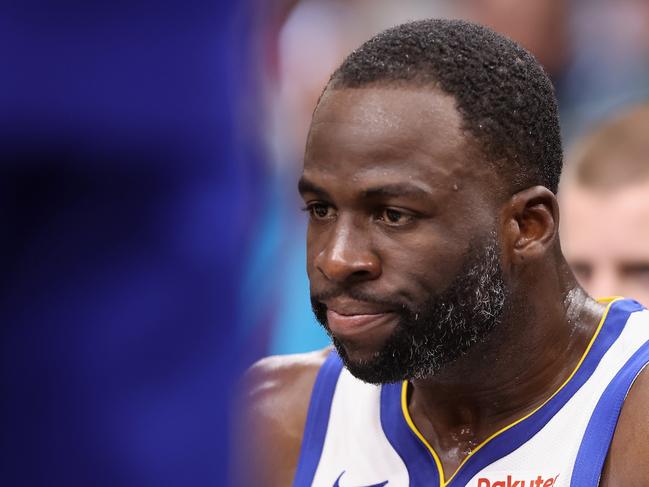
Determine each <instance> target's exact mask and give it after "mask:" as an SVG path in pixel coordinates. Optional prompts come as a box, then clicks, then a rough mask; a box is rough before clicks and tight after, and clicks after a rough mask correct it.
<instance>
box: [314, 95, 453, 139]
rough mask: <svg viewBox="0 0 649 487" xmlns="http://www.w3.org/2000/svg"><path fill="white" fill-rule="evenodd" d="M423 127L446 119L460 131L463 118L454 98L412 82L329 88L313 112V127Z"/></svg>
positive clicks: (450, 125) (445, 123)
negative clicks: (334, 124)
mask: <svg viewBox="0 0 649 487" xmlns="http://www.w3.org/2000/svg"><path fill="white" fill-rule="evenodd" d="M410 121H418V122H419V123H418V124H415V125H413V126H412V127H408V128H410V129H414V128H416V127H420V128H424V127H425V125H424V124H425V122H428V123H431V122H434V123H435V125H437V124H438V123H439V122H442V121H443V122H444V126H445V127H447V128H448V129H449V130H452V129H457V130H459V129H460V127H461V125H462V118H461V116H460V114H459V112H458V111H457V109H456V101H455V98H454V97H453V96H451V95H449V94H446V93H444V92H442V91H440V90H438V89H436V88H433V87H417V86H411V85H404V84H398V85H383V84H381V85H370V86H364V87H360V88H337V89H327V90H326V91H325V92H324V93H323V95H322V97H321V99H320V102H319V104H318V107H317V109H316V110H315V112H314V116H313V120H312V124H311V126H312V128H314V127H316V126H318V125H319V124H329V123H349V124H358V123H360V124H363V125H367V126H368V128H371V127H376V128H392V129H395V130H400V129H402V128H404V127H403V125H404V124H407V123H408V122H410Z"/></svg>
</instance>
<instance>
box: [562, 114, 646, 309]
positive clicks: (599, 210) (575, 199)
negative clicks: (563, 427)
mask: <svg viewBox="0 0 649 487" xmlns="http://www.w3.org/2000/svg"><path fill="white" fill-rule="evenodd" d="M568 169H569V170H568V171H567V174H566V176H565V177H564V178H563V179H562V183H561V193H560V194H561V196H560V198H559V202H560V205H561V210H562V215H563V218H562V220H561V235H562V247H563V251H564V253H565V255H566V259H567V260H568V263H569V264H570V266H571V267H572V269H573V271H574V272H575V275H576V276H577V279H578V280H579V282H580V284H581V285H582V286H583V287H584V289H586V290H587V291H588V292H589V293H591V294H592V295H593V296H598V295H599V296H608V295H613V294H623V295H625V296H629V297H633V298H635V299H637V300H638V301H640V302H641V303H642V304H644V305H645V306H646V305H649V104H645V105H641V106H637V107H634V108H633V109H629V110H627V111H625V112H624V113H622V114H620V115H618V116H617V117H615V118H614V119H612V120H609V121H607V122H604V123H602V124H601V125H600V126H599V127H597V128H596V129H595V130H593V131H592V132H591V133H589V134H588V135H587V136H585V137H584V138H583V139H582V140H581V141H579V142H578V143H577V144H576V147H575V149H574V151H572V157H571V161H570V164H569V165H568ZM603 222H605V223H604V224H603ZM603 225H604V226H603Z"/></svg>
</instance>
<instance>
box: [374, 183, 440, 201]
mask: <svg viewBox="0 0 649 487" xmlns="http://www.w3.org/2000/svg"><path fill="white" fill-rule="evenodd" d="M398 196H410V197H415V198H417V197H419V198H424V197H430V196H431V193H430V191H427V190H425V189H423V188H421V187H420V186H417V185H414V184H410V183H394V184H386V185H382V186H377V187H375V188H368V189H366V190H364V191H363V197H364V198H380V197H398Z"/></svg>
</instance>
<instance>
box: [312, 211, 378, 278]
mask: <svg viewBox="0 0 649 487" xmlns="http://www.w3.org/2000/svg"><path fill="white" fill-rule="evenodd" d="M332 230H333V231H332V232H331V234H330V237H329V241H328V242H327V243H326V245H325V246H324V248H323V249H322V250H321V251H320V253H319V254H318V255H317V257H316V259H315V265H316V268H317V269H318V270H319V271H320V272H321V273H322V274H323V275H324V276H325V277H326V278H327V279H329V280H330V281H334V282H337V283H344V282H349V281H364V280H372V279H376V278H378V277H379V276H380V275H381V261H380V259H379V256H378V255H377V254H376V252H374V251H373V250H372V248H371V242H370V239H369V238H368V236H367V234H366V232H364V231H363V230H362V229H359V228H355V227H354V225H353V224H352V223H347V224H345V223H343V224H338V225H337V226H336V228H334V229H332Z"/></svg>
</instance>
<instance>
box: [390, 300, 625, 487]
mask: <svg viewBox="0 0 649 487" xmlns="http://www.w3.org/2000/svg"><path fill="white" fill-rule="evenodd" d="M618 299H622V298H621V297H620V296H612V297H605V298H598V299H597V301H598V302H600V303H602V304H606V309H605V310H604V314H603V315H602V317H601V318H600V320H599V323H598V325H597V328H596V329H595V333H594V334H593V337H592V338H591V339H590V342H589V343H588V346H587V347H586V351H585V352H584V353H583V355H582V356H581V358H580V359H579V362H578V363H577V366H576V367H575V369H574V370H573V371H572V373H571V374H570V376H568V378H567V379H566V380H565V382H564V383H563V384H561V385H560V386H559V388H558V389H557V390H556V391H555V392H554V393H553V394H552V395H551V396H550V397H548V398H547V399H546V400H545V401H543V403H542V404H541V405H540V406H538V407H537V408H535V409H534V410H533V411H532V412H530V413H528V414H526V415H525V416H523V417H522V418H520V419H517V420H516V421H514V422H513V423H510V424H508V425H507V426H505V427H504V428H501V429H499V430H498V431H496V432H495V433H494V434H492V435H491V436H489V437H488V438H487V439H486V440H484V441H483V442H482V443H480V444H479V445H478V446H477V447H475V448H474V449H473V450H472V451H471V453H469V454H468V455H467V456H466V457H465V458H464V460H462V462H461V463H460V465H459V466H458V467H457V469H455V472H453V475H451V476H450V477H449V478H448V480H446V476H445V474H444V467H443V466H442V461H441V460H440V459H439V456H438V455H437V453H436V452H435V449H434V448H433V447H432V446H431V445H430V443H428V441H427V440H426V438H424V435H422V434H421V432H420V431H419V429H417V426H415V423H414V422H413V421H412V418H411V417H410V412H409V411H408V381H407V380H404V381H403V384H402V386H401V410H402V412H403V416H404V418H405V420H406V423H408V426H409V427H410V429H411V430H412V431H413V433H415V435H417V437H418V438H419V440H420V441H421V442H422V443H423V444H424V445H425V446H426V448H428V451H430V454H431V455H432V456H433V459H434V460H435V464H436V465H437V470H438V472H439V481H440V487H445V486H447V485H448V484H449V483H450V482H451V481H452V480H453V478H454V477H455V475H456V474H457V473H458V472H459V471H460V469H461V468H462V467H463V466H464V464H465V463H466V462H467V461H468V460H469V458H471V457H472V456H474V455H475V454H476V453H477V452H478V451H479V450H480V449H481V448H482V447H484V446H485V445H486V444H487V443H489V442H490V441H491V440H493V439H494V438H495V437H497V436H499V435H500V434H501V433H503V432H505V431H507V430H508V429H510V428H512V427H513V426H515V425H517V424H518V423H520V422H522V421H525V420H526V419H527V418H529V417H530V416H532V415H533V414H534V413H536V412H537V411H538V410H539V409H541V408H542V407H543V406H545V405H546V404H547V403H548V402H549V401H550V400H551V399H552V398H553V397H554V396H556V395H557V394H558V393H559V391H561V389H563V388H564V387H565V386H566V385H567V384H568V382H570V380H571V379H572V378H573V377H574V375H575V374H576V373H577V371H578V370H579V367H581V364H582V363H583V361H584V359H585V358H586V356H587V355H588V352H590V349H591V347H592V346H593V343H594V342H595V339H596V338H597V337H598V336H599V332H600V330H601V329H602V326H603V325H604V321H605V320H606V317H607V316H608V312H609V310H610V309H611V305H612V304H613V303H614V302H615V301H617V300H618Z"/></svg>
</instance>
